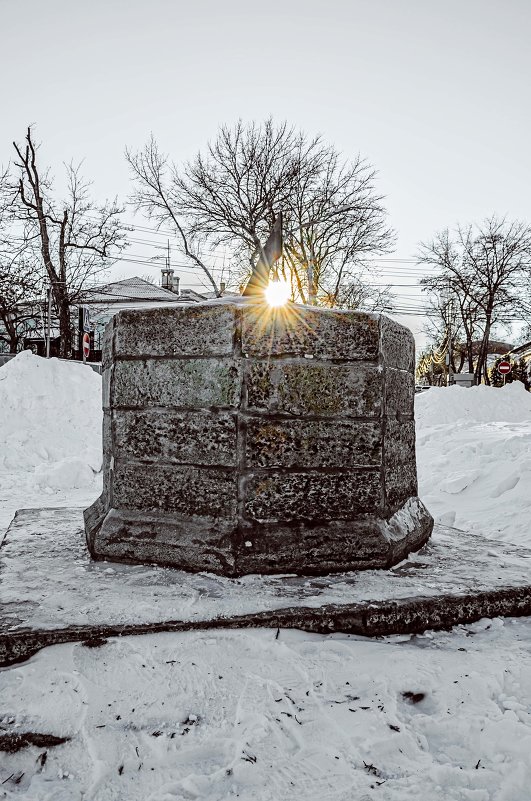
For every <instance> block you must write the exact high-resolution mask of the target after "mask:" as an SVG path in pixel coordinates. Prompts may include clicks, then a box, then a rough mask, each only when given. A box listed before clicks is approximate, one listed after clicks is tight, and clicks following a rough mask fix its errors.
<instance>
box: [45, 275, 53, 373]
mask: <svg viewBox="0 0 531 801" xmlns="http://www.w3.org/2000/svg"><path fill="white" fill-rule="evenodd" d="M51 322H52V285H51V284H50V286H49V287H48V320H47V322H46V330H47V333H46V358H47V359H49V358H50V345H51V338H52V334H51Z"/></svg>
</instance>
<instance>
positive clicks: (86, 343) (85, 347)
mask: <svg viewBox="0 0 531 801" xmlns="http://www.w3.org/2000/svg"><path fill="white" fill-rule="evenodd" d="M89 353H90V336H89V334H83V356H84V357H85V359H87V358H88V355H89Z"/></svg>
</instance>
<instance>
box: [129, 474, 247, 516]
mask: <svg viewBox="0 0 531 801" xmlns="http://www.w3.org/2000/svg"><path fill="white" fill-rule="evenodd" d="M237 496H238V482H237V477H236V473H235V471H232V470H221V469H216V468H206V467H205V468H202V467H189V466H183V465H180V466H177V465H167V464H157V465H154V464H150V465H149V470H141V466H140V464H139V463H138V462H126V461H123V460H121V459H120V460H118V459H115V461H114V479H113V503H115V504H116V507H117V508H120V509H139V510H144V511H149V512H151V511H157V510H164V511H167V512H176V513H178V514H180V515H185V516H187V517H202V516H206V517H221V518H235V515H236V507H237Z"/></svg>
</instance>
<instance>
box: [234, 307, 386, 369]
mask: <svg viewBox="0 0 531 801" xmlns="http://www.w3.org/2000/svg"><path fill="white" fill-rule="evenodd" d="M242 314H243V321H242V351H243V353H244V354H245V355H246V356H250V357H257V358H260V357H261V358H264V357H266V358H268V357H269V356H284V357H285V356H310V355H311V356H313V357H314V358H315V359H330V360H337V359H341V360H344V361H349V360H354V361H359V360H368V361H373V360H375V359H377V358H378V352H379V347H380V322H379V318H378V317H377V316H376V315H369V314H362V313H359V312H345V311H337V310H330V311H328V312H327V313H326V314H323V313H322V309H311V308H301V310H300V313H299V312H298V311H297V312H296V313H295V314H294V313H293V307H291V306H289V307H288V306H282V307H280V308H278V309H273V310H271V309H269V308H268V307H264V306H258V307H257V306H256V305H249V306H247V307H244V308H243V311H242Z"/></svg>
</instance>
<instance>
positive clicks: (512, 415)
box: [415, 381, 531, 428]
mask: <svg viewBox="0 0 531 801" xmlns="http://www.w3.org/2000/svg"><path fill="white" fill-rule="evenodd" d="M415 417H416V420H417V428H419V427H420V428H424V427H426V426H433V425H443V424H446V425H450V424H452V423H458V422H466V423H492V422H495V421H502V422H506V423H519V422H521V421H523V420H526V419H528V420H531V392H526V389H525V387H524V385H523V384H522V382H521V381H515V382H513V383H512V384H507V386H505V387H502V388H500V389H497V388H495V387H486V386H480V387H469V388H467V389H466V388H465V387H457V386H453V387H431V389H429V390H426V391H425V392H421V393H419V394H418V395H417V396H416V397H415Z"/></svg>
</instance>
